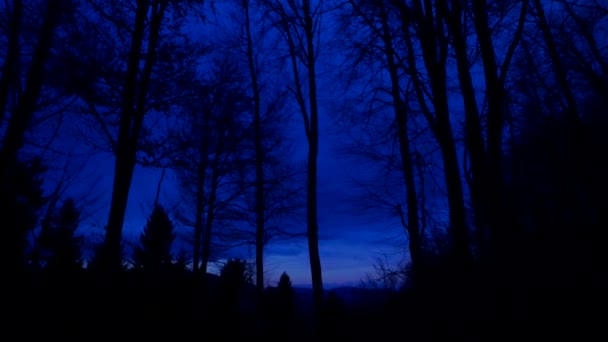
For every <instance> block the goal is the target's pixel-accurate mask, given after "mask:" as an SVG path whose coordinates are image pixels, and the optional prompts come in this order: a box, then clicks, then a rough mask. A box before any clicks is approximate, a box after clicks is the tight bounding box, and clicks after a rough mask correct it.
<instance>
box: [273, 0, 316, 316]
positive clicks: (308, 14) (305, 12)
mask: <svg viewBox="0 0 608 342" xmlns="http://www.w3.org/2000/svg"><path fill="white" fill-rule="evenodd" d="M266 5H267V6H268V7H269V9H271V11H272V12H273V13H274V15H276V16H277V23H276V25H277V26H276V27H277V29H278V30H279V31H280V34H281V36H282V37H283V38H284V39H285V42H286V44H287V48H288V51H289V60H290V63H291V69H292V71H293V77H294V84H293V88H291V91H292V92H293V93H294V95H295V98H296V101H297V103H298V106H299V108H300V113H301V115H302V118H303V120H304V130H305V133H306V139H307V141H308V159H307V162H308V165H307V172H308V173H307V177H308V179H307V189H306V197H307V204H306V207H307V219H306V220H307V238H308V253H309V258H310V272H311V276H312V286H313V297H314V301H315V304H316V306H317V308H320V306H321V304H322V302H323V278H322V273H321V258H320V256H319V226H318V215H317V172H318V170H317V162H318V160H317V157H318V153H319V108H318V102H317V74H316V61H317V55H318V48H319V46H318V41H319V40H318V38H319V32H320V30H321V28H320V22H319V19H320V16H321V13H322V5H323V3H322V2H321V1H320V2H318V3H317V4H316V5H315V4H312V3H311V1H308V0H303V1H302V2H299V1H295V0H289V1H287V2H286V3H285V4H283V3H282V2H280V1H266ZM302 67H303V68H304V69H305V70H306V80H307V82H306V83H307V84H308V87H307V92H306V93H307V98H306V97H305V95H304V90H303V88H304V86H305V83H304V82H302V80H301V76H300V69H301V68H302ZM307 100H308V101H307Z"/></svg>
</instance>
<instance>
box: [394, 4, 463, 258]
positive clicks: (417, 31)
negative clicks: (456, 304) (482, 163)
mask: <svg viewBox="0 0 608 342" xmlns="http://www.w3.org/2000/svg"><path fill="white" fill-rule="evenodd" d="M439 3H440V2H432V1H424V2H422V1H419V0H414V1H412V2H411V4H410V3H409V2H407V1H399V2H397V3H396V4H397V6H398V9H399V13H400V18H401V21H402V30H403V33H404V37H405V45H406V60H407V70H408V71H409V74H410V76H411V77H412V85H413V87H414V91H415V94H416V98H417V101H418V105H419V106H420V107H421V110H422V113H423V114H424V116H425V117H426V118H427V120H428V124H429V126H430V127H431V130H432V131H433V133H434V135H435V137H436V139H437V142H438V144H439V147H440V152H441V157H442V162H443V169H444V175H445V185H446V190H447V198H448V207H449V225H450V230H451V236H452V240H453V251H452V253H453V257H454V262H455V263H456V264H457V265H458V264H460V265H462V264H466V263H469V262H470V261H471V260H472V251H471V249H470V241H469V237H468V235H469V231H468V226H467V221H466V213H465V201H464V192H463V187H462V179H461V172H460V165H459V163H458V156H457V152H456V143H455V138H454V133H453V128H452V122H451V120H452V119H451V117H450V105H449V96H448V95H449V94H448V86H447V81H448V77H447V76H448V75H447V59H448V57H449V53H448V52H449V40H448V32H446V31H447V29H446V27H445V25H444V18H445V16H446V15H447V13H446V12H445V8H444V7H443V6H439V5H437V4H439ZM412 29H413V30H414V32H411V30H412ZM414 36H415V37H416V38H417V39H418V41H417V45H415V44H414V40H413V37H414ZM415 46H416V47H418V48H419V49H420V51H421V52H422V64H423V65H424V70H425V71H426V73H425V74H426V75H427V77H428V89H425V87H426V86H427V85H425V83H424V82H423V80H422V79H421V77H420V71H421V70H420V69H418V68H419V67H418V62H417V57H416V50H415Z"/></svg>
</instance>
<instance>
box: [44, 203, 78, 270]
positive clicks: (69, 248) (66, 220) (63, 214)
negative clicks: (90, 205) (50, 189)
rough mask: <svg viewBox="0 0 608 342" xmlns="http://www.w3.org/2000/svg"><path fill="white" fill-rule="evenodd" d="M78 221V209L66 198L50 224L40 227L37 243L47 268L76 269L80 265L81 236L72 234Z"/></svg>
mask: <svg viewBox="0 0 608 342" xmlns="http://www.w3.org/2000/svg"><path fill="white" fill-rule="evenodd" d="M79 223H80V210H79V209H78V208H77V207H76V203H75V202H74V200H73V199H72V198H68V199H66V200H65V201H64V202H63V205H62V206H61V208H60V209H59V211H58V212H57V213H55V214H54V215H53V217H52V219H51V222H50V224H49V225H48V226H46V227H43V228H42V229H43V230H42V232H41V233H40V241H39V243H40V246H41V249H42V250H43V257H44V258H45V259H46V267H47V268H48V269H49V270H53V271H76V270H78V269H80V268H81V267H82V254H81V250H80V247H81V245H82V237H81V236H75V235H74V233H75V232H76V229H77V228H78V224H79Z"/></svg>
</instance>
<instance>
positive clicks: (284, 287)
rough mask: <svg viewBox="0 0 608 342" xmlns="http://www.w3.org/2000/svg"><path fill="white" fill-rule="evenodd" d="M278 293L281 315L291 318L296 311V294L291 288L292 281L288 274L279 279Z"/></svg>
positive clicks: (285, 273) (283, 274) (284, 273)
mask: <svg viewBox="0 0 608 342" xmlns="http://www.w3.org/2000/svg"><path fill="white" fill-rule="evenodd" d="M277 291H278V293H277V294H278V300H279V305H280V306H279V308H278V309H279V313H278V314H279V315H284V316H286V317H289V316H290V315H292V314H293V310H294V305H295V303H294V300H295V292H294V290H293V287H292V286H291V279H290V278H289V275H287V272H283V273H282V274H281V278H279V284H278V285H277Z"/></svg>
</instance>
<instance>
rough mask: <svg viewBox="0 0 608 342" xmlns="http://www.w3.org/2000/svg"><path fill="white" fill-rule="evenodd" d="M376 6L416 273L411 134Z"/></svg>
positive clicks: (416, 228)
mask: <svg viewBox="0 0 608 342" xmlns="http://www.w3.org/2000/svg"><path fill="white" fill-rule="evenodd" d="M379 6H380V10H381V13H380V16H381V21H382V40H383V43H384V53H385V55H386V60H387V65H388V72H389V75H390V79H391V96H392V98H393V109H394V114H395V122H396V124H397V135H398V139H399V153H400V155H401V167H402V172H403V180H404V183H405V184H404V185H405V193H406V202H407V217H408V221H407V223H408V224H407V227H406V229H407V232H408V239H409V251H410V258H411V260H412V268H413V270H414V274H415V275H416V274H417V273H418V268H419V265H420V262H421V261H422V260H421V258H422V255H421V247H422V246H421V238H420V221H419V215H418V200H417V191H416V182H415V179H414V167H413V162H412V153H411V150H410V140H409V139H410V138H409V134H408V122H407V104H406V103H404V101H402V99H401V87H400V85H399V83H400V82H399V75H398V66H397V63H396V62H395V51H394V49H393V40H392V37H391V33H390V27H389V24H388V19H387V16H388V15H387V13H386V9H385V8H384V4H383V3H382V2H381V3H380V4H379Z"/></svg>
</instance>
